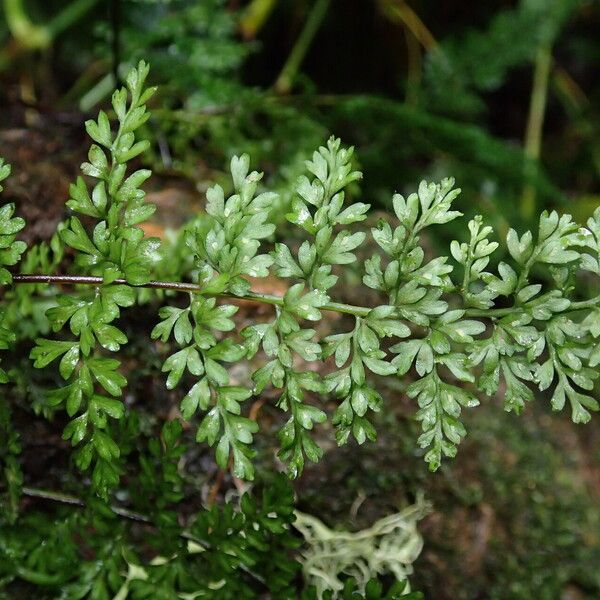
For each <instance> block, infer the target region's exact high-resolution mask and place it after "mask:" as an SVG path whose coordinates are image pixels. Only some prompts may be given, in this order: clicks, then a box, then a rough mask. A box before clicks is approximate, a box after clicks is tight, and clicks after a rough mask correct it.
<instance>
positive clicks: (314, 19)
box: [274, 0, 331, 94]
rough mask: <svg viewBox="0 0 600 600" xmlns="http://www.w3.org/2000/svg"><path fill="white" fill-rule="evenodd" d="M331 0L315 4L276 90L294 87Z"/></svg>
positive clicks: (283, 91)
mask: <svg viewBox="0 0 600 600" xmlns="http://www.w3.org/2000/svg"><path fill="white" fill-rule="evenodd" d="M330 2H331V0H317V1H316V2H315V4H314V5H313V7H312V9H311V11H310V14H309V15H308V18H307V19H306V23H305V24H304V28H303V29H302V31H301V32H300V35H299V36H298V39H297V40H296V43H295V44H294V47H293V48H292V51H291V52H290V55H289V56H288V59H287V61H286V63H285V65H284V66H283V69H282V70H281V73H280V74H279V77H278V78H277V81H276V82H275V85H274V87H275V91H277V92H278V93H279V94H287V93H289V91H290V90H291V89H292V84H293V82H294V79H295V77H296V74H297V73H298V69H300V65H301V64H302V61H303V60H304V57H305V56H306V53H307V52H308V49H309V48H310V45H311V44H312V41H313V39H314V37H315V35H316V34H317V31H319V27H320V26H321V23H322V22H323V19H324V18H325V15H326V14H327V10H328V8H329V4H330Z"/></svg>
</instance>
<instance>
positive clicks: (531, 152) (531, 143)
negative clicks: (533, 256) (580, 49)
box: [521, 44, 552, 220]
mask: <svg viewBox="0 0 600 600" xmlns="http://www.w3.org/2000/svg"><path fill="white" fill-rule="evenodd" d="M551 63H552V53H551V49H550V45H548V44H543V45H541V46H540V47H539V48H538V52H537V56H536V59H535V71H534V74H533V90H532V92H531V100H530V104H529V117H528V119H527V131H526V133H525V149H524V151H525V156H526V157H527V159H528V162H527V163H526V165H525V169H526V171H527V170H529V169H531V166H532V165H533V164H537V163H538V161H539V158H540V150H541V146H542V129H543V126H544V116H545V114H546V100H547V97H548V79H549V76H550V65H551ZM534 214H535V188H534V187H533V186H532V185H531V183H527V184H526V185H525V187H524V189H523V199H522V203H521V216H522V217H523V218H524V219H526V220H530V219H532V218H533V215H534Z"/></svg>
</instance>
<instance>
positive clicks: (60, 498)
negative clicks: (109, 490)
mask: <svg viewBox="0 0 600 600" xmlns="http://www.w3.org/2000/svg"><path fill="white" fill-rule="evenodd" d="M21 491H22V493H23V495H24V496H29V497H31V498H41V499H42V500H49V501H50V502H59V503H61V504H68V505H70V506H78V507H84V506H85V502H84V501H83V500H82V499H81V498H78V497H77V496H71V495H70V494H64V493H63V492H54V491H51V490H40V489H37V488H31V487H27V486H24V487H23V488H21ZM110 509H111V510H112V512H113V513H115V515H117V516H119V517H122V518H124V519H128V520H130V521H137V522H140V523H147V524H149V525H152V526H154V523H153V522H152V519H150V517H148V516H147V515H144V514H142V513H138V512H135V511H132V510H128V509H127V508H121V507H120V506H114V505H111V507H110ZM179 535H180V537H182V538H183V539H185V540H189V541H190V542H194V543H196V544H198V545H199V546H202V548H204V549H205V550H210V549H211V548H212V547H211V545H210V544H209V543H208V542H206V541H205V540H202V539H200V538H198V537H197V536H195V535H193V534H191V533H190V532H189V531H185V530H184V531H182V532H181V533H180V534H179ZM239 566H240V569H241V570H242V571H244V572H245V573H247V574H248V575H250V576H251V577H252V578H253V579H255V580H256V581H258V582H259V583H261V584H262V585H265V580H264V578H263V577H261V576H260V575H258V574H257V573H254V572H252V571H251V570H250V569H249V568H248V567H246V566H245V565H244V564H240V565H239ZM17 575H18V576H19V577H21V578H22V579H26V580H27V581H32V579H31V577H33V576H37V575H38V574H37V573H33V572H23V573H20V572H17ZM47 577H51V576H47ZM32 582H33V583H35V582H34V581H32ZM48 585H49V584H48Z"/></svg>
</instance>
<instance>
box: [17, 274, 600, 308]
mask: <svg viewBox="0 0 600 600" xmlns="http://www.w3.org/2000/svg"><path fill="white" fill-rule="evenodd" d="M12 282H13V283H15V284H17V285H19V284H32V283H33V284H44V283H48V284H58V285H61V284H64V285H95V286H99V285H103V284H104V281H103V279H102V277H94V276H91V275H33V274H29V273H21V274H15V275H13V276H12ZM111 284H113V285H127V286H129V287H132V288H134V289H135V288H149V289H157V290H167V291H174V292H186V293H192V294H205V295H207V296H213V297H218V298H228V299H230V300H246V301H251V302H262V303H263V304H270V305H272V306H284V304H285V299H284V298H283V297H282V296H276V295H275V294H259V293H257V292H248V293H246V294H244V295H243V296H236V295H234V294H226V293H218V294H217V293H209V292H204V291H203V287H202V286H201V285H198V284H197V283H185V282H180V281H149V282H148V283H145V284H143V285H139V286H134V285H132V284H130V283H128V282H127V281H126V280H125V279H115V280H114V281H112V282H111ZM598 303H600V295H598V296H595V297H593V298H590V299H588V300H582V301H580V302H571V304H570V305H569V307H568V308H567V309H566V310H565V311H563V312H574V311H577V310H583V309H586V308H591V307H593V306H595V305H596V304H598ZM518 308H519V307H515V306H510V307H507V308H490V309H485V310H479V309H475V308H468V309H467V310H466V311H465V316H470V317H488V318H495V317H503V316H505V315H508V314H510V313H512V312H514V311H515V309H518ZM319 309H320V310H325V311H329V312H337V313H342V314H347V315H353V316H355V317H366V316H367V315H368V314H369V313H370V312H371V308H369V307H368V306H355V305H353V304H344V303H342V302H327V303H325V304H323V306H320V307H319Z"/></svg>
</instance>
